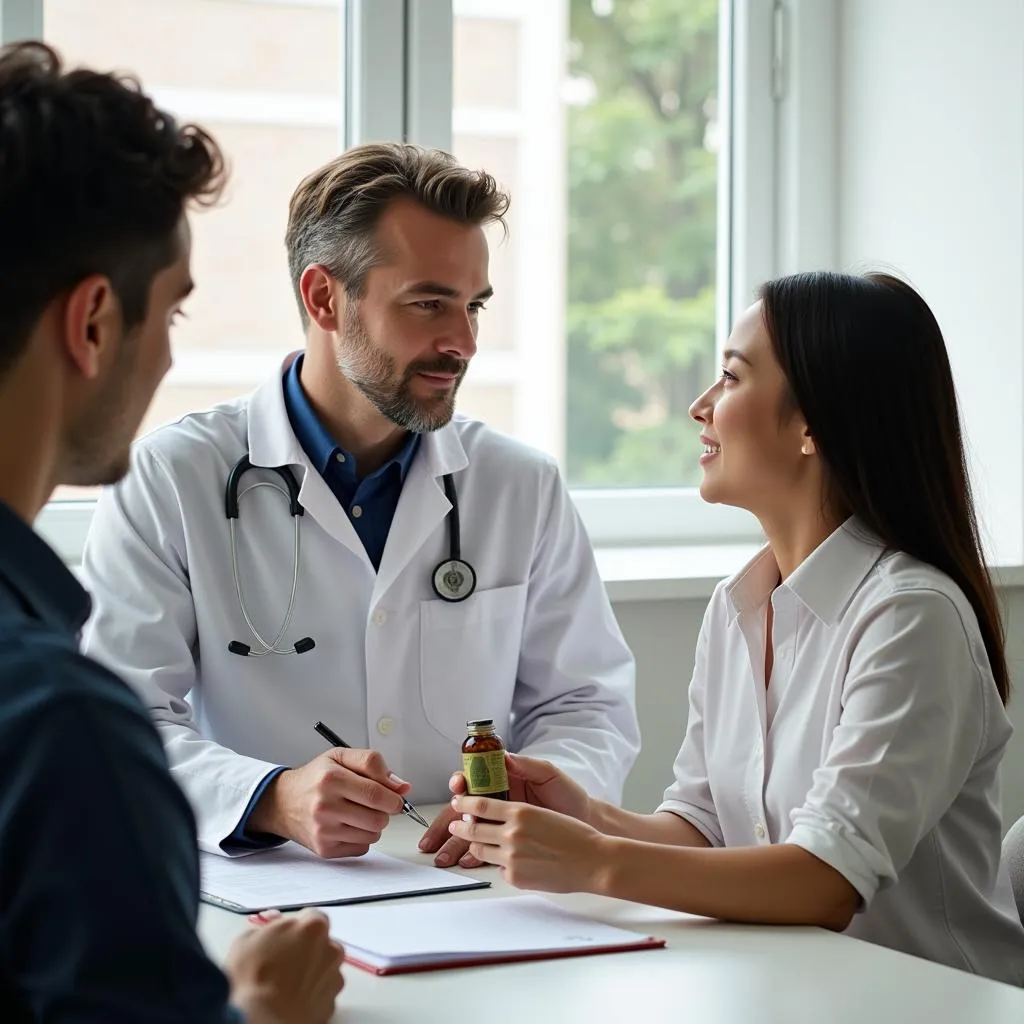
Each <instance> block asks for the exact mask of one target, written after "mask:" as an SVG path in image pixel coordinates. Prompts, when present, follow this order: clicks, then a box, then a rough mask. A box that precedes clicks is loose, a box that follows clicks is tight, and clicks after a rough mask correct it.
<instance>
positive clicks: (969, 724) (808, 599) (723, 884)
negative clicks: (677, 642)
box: [450, 273, 1024, 984]
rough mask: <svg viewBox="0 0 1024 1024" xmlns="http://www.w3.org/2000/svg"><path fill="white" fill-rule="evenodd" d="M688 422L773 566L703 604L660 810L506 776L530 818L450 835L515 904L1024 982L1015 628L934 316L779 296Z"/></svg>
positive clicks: (758, 561) (871, 299) (766, 292)
mask: <svg viewBox="0 0 1024 1024" xmlns="http://www.w3.org/2000/svg"><path fill="white" fill-rule="evenodd" d="M690 415H691V416H692V417H693V419H694V420H696V421H697V422H698V423H699V424H700V426H701V441H702V443H703V445H704V452H703V454H702V455H701V456H700V463H701V467H702V470H703V480H702V482H701V488H700V489H701V495H702V496H703V497H704V499H705V500H707V501H712V502H723V503H726V504H730V505H738V506H740V507H742V508H746V509H749V510H750V511H751V512H753V513H754V515H756V516H757V518H758V520H759V521H760V524H761V526H762V528H763V530H764V533H765V535H766V537H767V539H768V546H767V547H766V548H765V549H764V550H763V551H762V552H761V553H760V554H759V555H758V556H757V557H756V558H754V560H753V561H752V562H750V564H749V565H747V566H746V568H744V569H743V570H742V571H741V572H740V573H739V574H738V575H737V576H735V577H733V579H731V580H728V581H726V582H724V583H723V584H721V585H720V586H719V587H718V588H717V589H716V591H715V593H714V595H713V597H712V598H711V601H710V603H709V606H708V610H707V613H706V615H705V618H704V623H703V626H702V628H701V632H700V637H699V639H698V643H697V652H696V665H695V669H694V675H693V681H692V683H691V686H690V712H689V721H688V724H687V729H686V736H685V738H684V740H683V745H682V748H681V750H680V751H679V755H678V757H677V759H676V763H675V782H674V783H673V784H672V785H671V786H670V787H669V788H668V790H667V791H666V793H665V799H664V802H663V803H662V804H661V806H660V807H659V808H658V810H657V811H655V813H653V814H647V815H644V814H634V813H631V812H629V811H624V810H622V809H620V808H617V807H614V806H612V805H610V804H607V803H604V802H602V801H598V800H592V799H590V798H589V797H588V796H587V795H586V794H585V793H584V792H583V790H582V789H580V788H579V787H578V786H576V785H575V784H574V783H572V782H571V781H570V780H569V779H568V778H567V777H566V776H565V775H563V774H562V773H561V772H560V771H559V770H558V769H556V768H554V767H552V766H551V765H548V764H545V763H543V762H539V761H532V760H529V759H526V758H521V757H510V758H509V769H510V773H511V782H512V785H513V793H512V797H513V801H514V802H510V803H503V802H502V801H496V800H488V799H483V798H478V797H470V796H464V795H457V796H456V797H455V799H454V801H453V803H454V806H455V807H456V809H457V810H459V811H461V812H463V820H461V821H456V822H453V823H452V825H451V827H450V828H451V831H452V833H453V834H455V835H458V836H461V837H462V838H463V839H467V840H469V841H470V842H471V843H472V845H471V847H470V853H471V854H473V855H474V856H475V857H477V858H479V859H480V860H483V861H487V862H489V863H492V864H497V865H500V866H501V867H502V868H503V872H504V875H505V877H506V878H507V880H508V881H510V882H511V883H512V884H513V885H517V886H520V887H522V888H530V889H543V890H548V891H553V892H568V891H586V892H595V893H602V894H605V895H609V896H615V897H618V898H621V899H626V900H633V901H636V902H640V903H649V904H654V905H657V906H662V907H667V908H670V909H674V910H682V911H688V912H691V913H695V914H702V915H707V916H711V917H718V918H724V919H728V920H731V921H749V922H757V923H762V924H800V925H820V926H823V927H826V928H831V929H835V930H836V931H846V932H847V933H848V934H850V935H855V936H858V937H860V938H863V939H867V940H870V941H873V942H878V943H881V944H883V945H886V946H891V947H893V948H895V949H901V950H904V951H906V952H909V953H914V954H917V955H919V956H923V957H927V958H928V959H931V960H935V961H937V962H939V963H944V964H949V965H950V966H954V967H959V968H963V969H965V970H968V971H973V972H976V973H978V974H982V975H986V976H988V977H991V978H996V979H999V980H1003V981H1009V982H1013V983H1016V984H1022V983H1024V928H1022V926H1021V922H1020V920H1019V919H1018V917H1017V915H1016V911H1015V909H1014V904H1013V898H1012V894H1011V891H1010V886H1009V882H1008V880H1007V877H1006V873H1005V870H1003V869H1001V867H1000V863H999V847H1000V825H1001V817H1000V809H999V779H998V770H999V763H1000V761H1001V759H1002V755H1003V751H1004V748H1005V746H1006V743H1007V741H1008V739H1009V737H1010V733H1011V726H1010V723H1009V721H1008V719H1007V716H1006V713H1005V711H1004V710H1003V705H1004V703H1005V701H1006V699H1007V696H1008V691H1009V677H1008V672H1007V666H1006V659H1005V656H1004V653H1003V635H1002V626H1001V623H1000V618H999V609H998V606H997V602H996V597H995V594H994V592H993V588H992V584H991V582H990V580H989V577H988V574H987V571H986V569H985V566H984V564H983V561H982V554H981V547H980V543H979V538H978V529H977V523H976V519H975V512H974V507H973V504H972V500H971V497H970V491H969V485H968V479H967V471H966V465H965V459H964V449H963V440H962V437H961V431H960V421H959V416H958V413H957V404H956V394H955V391H954V387H953V380H952V375H951V372H950V367H949V360H948V357H947V354H946V349H945V344H944V342H943V339H942V334H941V332H940V330H939V327H938V324H937V323H936V321H935V318H934V317H933V316H932V313H931V311H930V310H929V308H928V306H927V305H926V304H925V302H924V301H923V300H922V299H921V297H920V296H919V295H917V293H916V292H915V291H914V290H913V289H912V288H910V287H909V286H908V285H907V284H904V283H903V282H902V281H898V280H896V279H894V278H892V277H889V276H886V275H883V274H871V275H868V276H866V277H852V276H845V275H839V274H824V273H819V274H801V275H797V276H793V277H787V278H782V279H780V280H777V281H773V282H770V283H769V284H767V285H765V286H764V287H763V288H762V290H761V294H760V301H759V302H757V303H756V304H755V305H754V306H753V307H751V308H750V309H749V310H748V311H747V312H746V313H745V314H744V316H743V317H742V318H741V319H740V320H739V322H738V323H737V325H736V328H735V330H734V331H733V334H732V337H731V338H730V341H729V347H728V348H727V349H726V351H725V353H724V362H723V367H722V374H721V377H720V378H719V380H718V381H716V383H715V384H714V385H713V386H712V387H711V388H709V389H708V390H707V391H706V392H705V393H704V394H703V395H701V396H700V398H698V399H697V401H696V402H694V404H693V406H692V407H691V409H690ZM453 790H455V791H456V792H457V793H459V794H461V793H462V791H463V790H464V783H463V782H462V780H461V777H459V776H456V778H455V779H453Z"/></svg>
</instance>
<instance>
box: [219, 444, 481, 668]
mask: <svg viewBox="0 0 1024 1024" xmlns="http://www.w3.org/2000/svg"><path fill="white" fill-rule="evenodd" d="M250 469H265V470H267V471H268V472H270V473H276V474H277V476H278V477H280V478H281V480H282V482H283V483H284V487H279V486H278V485H277V484H276V483H274V482H273V481H272V480H260V481H258V482H257V483H254V484H252V485H251V486H250V487H247V488H246V489H245V490H244V491H242V492H241V494H239V491H238V487H239V482H240V481H241V479H242V477H243V476H244V475H245V473H246V472H247V471H248V470H250ZM442 483H443V485H444V493H445V497H447V499H448V501H449V502H451V506H452V507H451V509H450V510H449V512H448V516H447V519H448V557H447V558H446V559H445V560H444V561H443V562H441V563H440V564H439V565H438V566H437V568H436V569H434V572H433V575H432V576H431V580H430V582H431V585H432V586H433V588H434V593H435V594H437V596H438V597H439V598H441V600H442V601H449V602H451V603H453V604H454V603H458V602H459V601H465V600H466V598H467V597H469V596H470V594H472V593H473V591H474V590H476V570H475V569H474V568H473V567H472V566H471V565H470V564H469V562H466V561H464V560H463V558H462V550H461V548H462V541H461V531H460V528H459V497H458V495H457V494H456V493H455V481H454V480H453V479H452V476H451V474H450V473H447V474H445V476H444V477H443V478H442ZM257 487H270V488H272V489H273V490H275V491H278V492H279V493H280V494H283V495H284V496H285V497H286V498H287V499H288V512H289V514H290V515H291V517H292V523H293V537H294V539H293V542H292V589H291V594H290V596H289V598H288V609H287V611H286V612H285V615H284V622H282V623H281V628H280V629H279V630H278V631H277V635H276V636H275V637H274V639H273V640H266V639H265V638H264V637H263V636H262V635H261V634H260V632H259V630H258V629H257V628H256V626H255V625H254V624H253V621H252V619H251V618H250V616H249V613H248V612H247V611H246V608H245V599H244V598H243V596H242V581H241V578H240V577H239V575H238V554H237V547H236V544H235V521H236V520H237V519H239V514H238V506H239V502H240V500H241V499H242V498H244V497H245V495H247V494H248V493H249V492H250V491H254V490H256V488H257ZM224 511H225V514H226V515H227V519H228V528H229V530H230V533H231V574H232V576H233V577H234V580H235V594H236V596H237V597H238V607H239V609H241V612H242V618H244V619H245V624H246V625H247V626H248V627H249V632H250V633H252V635H253V638H254V639H255V640H256V643H257V645H258V646H259V648H260V650H253V648H252V647H251V646H250V645H249V644H244V643H242V641H241V640H232V641H231V642H230V643H229V644H228V650H229V651H230V652H231V653H232V654H238V655H240V656H242V657H243V658H244V657H249V656H250V655H251V656H252V657H254V658H262V657H265V656H266V655H268V654H305V653H306V651H311V650H313V648H314V647H315V646H316V643H315V642H314V640H313V638H312V637H311V636H304V637H302V639H301V640H296V641H295V643H294V644H293V645H292V646H291V647H282V646H280V643H281V640H282V638H283V637H284V635H285V633H287V632H288V629H289V627H290V626H291V624H292V615H293V614H294V612H295V592H296V590H297V589H298V584H299V553H300V550H301V535H300V532H299V520H300V517H301V516H303V515H305V513H306V510H305V509H304V508H303V507H302V504H301V503H300V501H299V485H298V482H297V481H296V479H295V474H294V473H293V472H292V471H291V468H290V467H288V466H253V464H252V463H251V462H250V461H249V456H248V455H247V454H246V455H243V456H242V457H241V458H240V459H239V460H238V461H237V462H236V463H235V464H234V466H233V467H232V469H231V472H230V473H229V474H228V482H227V486H226V487H225V489H224Z"/></svg>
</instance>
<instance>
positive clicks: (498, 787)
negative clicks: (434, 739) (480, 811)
mask: <svg viewBox="0 0 1024 1024" xmlns="http://www.w3.org/2000/svg"><path fill="white" fill-rule="evenodd" d="M462 773H463V775H465V776H466V786H467V787H468V789H469V792H470V793H471V794H472V795H473V796H487V794H488V793H504V792H505V791H506V790H507V789H508V772H506V771H505V752H504V751H503V750H488V751H486V752H485V753H482V754H463V755H462Z"/></svg>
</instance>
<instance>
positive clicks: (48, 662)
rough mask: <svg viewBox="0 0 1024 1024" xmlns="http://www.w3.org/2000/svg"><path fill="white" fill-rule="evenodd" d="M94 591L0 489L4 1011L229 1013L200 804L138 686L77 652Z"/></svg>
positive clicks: (13, 1014)
mask: <svg viewBox="0 0 1024 1024" xmlns="http://www.w3.org/2000/svg"><path fill="white" fill-rule="evenodd" d="M88 613H89V597H88V595H87V594H86V592H85V591H84V590H83V589H82V587H81V585H80V584H79V583H78V581H77V580H76V579H75V577H74V576H73V575H72V574H71V573H70V572H69V571H68V570H67V568H66V567H65V566H64V565H63V564H62V563H61V561H60V559H59V558H58V557H57V555H56V554H55V553H54V552H53V551H52V550H51V549H50V548H49V547H47V545H46V544H45V542H44V541H43V540H42V539H41V538H40V537H39V536H38V535H37V534H35V533H34V532H33V531H32V529H31V528H30V527H29V526H28V524H26V523H25V522H24V521H22V520H21V519H20V518H19V517H18V516H17V515H15V514H14V512H13V511H11V509H9V508H8V507H7V506H6V505H4V504H3V503H0V778H2V779H3V780H4V785H3V792H2V799H0V863H2V864H3V865H5V868H4V871H3V872H2V873H0V906H2V907H3V916H2V919H0V949H2V950H3V953H2V955H0V1006H2V1007H3V1008H4V1009H3V1014H4V1020H6V1021H15V1022H20V1021H33V1020H56V1019H58V1018H59V1019H61V1020H75V1021H80V1022H81V1024H129V1022H131V1024H135V1022H137V1021H141V1020H152V1019H153V1015H154V1013H157V1012H158V1013H159V1017H160V1020H161V1021H165V1022H166V1024H172V1022H175V1021H180V1022H181V1024H185V1022H188V1024H200V1022H202V1024H214V1022H217V1024H226V1022H228V1021H236V1022H237V1021H240V1019H241V1018H240V1017H239V1016H238V1014H237V1013H236V1012H235V1011H234V1010H232V1009H231V1008H230V1007H229V1006H228V1005H227V1000H228V983H227V980H226V979H225V977H224V975H223V974H222V973H221V972H220V971H219V970H218V969H217V968H216V967H215V966H214V965H213V964H212V963H211V962H210V960H209V959H207V957H206V955H205V953H204V952H203V947H202V946H201V945H200V943H199V940H198V939H197V937H196V931H195V928H196V916H197V912H198V905H199V864H198V860H197V857H196V831H195V819H194V818H193V816H192V811H191V808H190V807H189V805H188V802H187V801H186V799H185V797H184V795H183V794H182V792H181V790H180V789H179V788H178V786H177V785H176V784H175V782H174V781H173V780H172V779H171V775H170V772H169V771H168V770H167V757H166V755H165V754H164V750H163V746H162V744H161V742H160V737H159V736H158V735H157V731H156V729H155V728H154V727H153V723H152V722H151V721H150V718H149V715H148V714H147V713H146V709H145V708H144V707H143V706H142V704H141V703H140V702H139V699H138V697H137V696H136V695H135V694H134V693H133V692H132V690H130V689H129V688H128V686H126V685H125V684H124V683H123V682H122V681H121V680H120V679H118V678H117V677H116V676H115V675H113V674H112V673H111V672H109V671H108V670H107V669H105V668H103V667H101V666H100V665H99V664H97V663H96V662H95V661H93V660H92V659H90V658H87V657H85V656H83V655H82V654H80V653H79V651H78V643H77V632H78V630H79V629H80V628H81V626H82V624H83V623H84V622H85V619H86V616H87V615H88Z"/></svg>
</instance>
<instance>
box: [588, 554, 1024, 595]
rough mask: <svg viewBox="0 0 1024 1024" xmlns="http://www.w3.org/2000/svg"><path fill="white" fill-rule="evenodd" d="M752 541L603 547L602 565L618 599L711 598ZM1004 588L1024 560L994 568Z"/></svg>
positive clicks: (1015, 583)
mask: <svg viewBox="0 0 1024 1024" xmlns="http://www.w3.org/2000/svg"><path fill="white" fill-rule="evenodd" d="M762 546H763V545H762V544H759V543H749V544H678V545H672V546H664V547H598V548H597V549H596V550H595V555H596V558H597V567H598V570H599V571H600V573H601V579H603V580H604V582H605V586H606V588H607V590H608V596H609V597H610V598H611V599H612V602H613V603H614V604H621V603H624V602H626V601H672V600H685V599H701V600H707V599H708V598H709V597H710V596H711V594H712V593H713V591H714V589H715V587H716V586H717V585H718V583H719V582H720V581H721V580H723V579H726V578H727V577H729V576H732V575H733V574H734V573H736V572H738V571H739V570H740V569H741V568H743V566H744V565H745V564H746V563H747V562H748V561H750V559H751V558H753V556H754V555H755V554H757V552H758V551H759V550H760V549H761V547H762ZM992 576H993V578H994V580H995V584H996V587H997V588H998V589H999V590H1008V589H1014V588H1017V587H1024V566H1022V565H1005V566H995V567H993V568H992Z"/></svg>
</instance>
